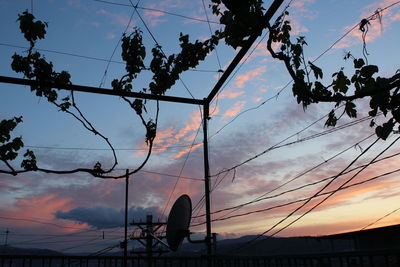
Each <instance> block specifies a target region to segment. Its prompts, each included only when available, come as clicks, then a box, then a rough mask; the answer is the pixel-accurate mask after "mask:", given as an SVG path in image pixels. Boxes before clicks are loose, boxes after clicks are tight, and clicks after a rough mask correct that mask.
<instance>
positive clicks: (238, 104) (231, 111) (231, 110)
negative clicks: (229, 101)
mask: <svg viewBox="0 0 400 267" xmlns="http://www.w3.org/2000/svg"><path fill="white" fill-rule="evenodd" d="M245 105H246V101H238V102H236V103H235V104H234V105H233V106H232V107H231V108H229V109H228V110H227V111H225V113H224V114H223V115H222V118H229V117H234V116H236V115H237V114H239V113H240V111H242V109H243V108H244V106H245Z"/></svg>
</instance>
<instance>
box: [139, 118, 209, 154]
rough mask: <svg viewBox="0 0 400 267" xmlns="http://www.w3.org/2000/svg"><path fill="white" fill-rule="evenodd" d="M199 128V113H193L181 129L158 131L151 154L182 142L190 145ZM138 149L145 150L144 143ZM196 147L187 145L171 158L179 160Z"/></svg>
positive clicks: (173, 128) (171, 127) (170, 127)
mask: <svg viewBox="0 0 400 267" xmlns="http://www.w3.org/2000/svg"><path fill="white" fill-rule="evenodd" d="M214 115H215V113H214ZM199 127H201V117H200V114H199V111H194V112H192V113H191V114H189V122H188V123H186V124H185V125H184V126H183V127H181V128H178V127H175V126H168V127H167V128H165V129H160V130H158V131H157V136H156V139H155V141H154V147H155V149H154V150H153V154H157V153H161V152H163V151H165V150H167V149H169V148H171V147H172V146H173V145H175V144H179V143H181V142H182V141H183V142H185V143H186V144H187V142H190V143H192V142H193V139H194V137H195V136H196V132H197V130H198V129H199ZM140 147H141V148H142V149H147V146H146V144H145V143H141V145H140ZM198 147H199V146H198V145H195V146H193V147H192V149H189V148H190V145H189V144H188V147H185V148H183V149H182V150H181V151H179V152H177V153H175V154H174V155H172V156H171V158H175V159H176V158H180V157H181V156H183V155H184V154H186V153H187V152H189V151H190V150H191V151H193V150H195V149H196V148H198ZM145 153H147V152H145V151H140V152H137V153H135V154H134V155H133V156H134V157H136V156H139V155H144V154H145Z"/></svg>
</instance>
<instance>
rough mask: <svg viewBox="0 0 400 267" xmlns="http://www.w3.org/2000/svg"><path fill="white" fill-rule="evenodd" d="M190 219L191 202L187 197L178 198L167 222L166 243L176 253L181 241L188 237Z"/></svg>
mask: <svg viewBox="0 0 400 267" xmlns="http://www.w3.org/2000/svg"><path fill="white" fill-rule="evenodd" d="M191 219H192V201H191V200H190V197H189V196H188V195H182V196H180V197H179V198H178V199H177V200H176V201H175V203H174V205H173V206H172V208H171V211H170V213H169V215H168V221H167V233H166V235H167V243H168V246H169V248H170V249H171V250H172V251H176V250H177V249H178V247H179V245H180V244H181V243H182V241H183V239H184V238H185V237H187V236H189V225H190V220H191Z"/></svg>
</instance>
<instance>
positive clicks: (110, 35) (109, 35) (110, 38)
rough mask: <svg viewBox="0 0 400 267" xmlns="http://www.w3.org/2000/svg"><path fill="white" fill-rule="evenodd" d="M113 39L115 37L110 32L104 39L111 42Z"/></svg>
mask: <svg viewBox="0 0 400 267" xmlns="http://www.w3.org/2000/svg"><path fill="white" fill-rule="evenodd" d="M115 37H116V35H115V34H114V33H112V32H109V33H107V36H106V38H107V39H109V40H112V39H114V38H115Z"/></svg>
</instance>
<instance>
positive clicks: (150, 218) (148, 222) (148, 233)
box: [146, 214, 153, 267]
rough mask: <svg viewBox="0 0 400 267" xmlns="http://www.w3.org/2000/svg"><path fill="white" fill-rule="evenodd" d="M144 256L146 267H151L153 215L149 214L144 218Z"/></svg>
mask: <svg viewBox="0 0 400 267" xmlns="http://www.w3.org/2000/svg"><path fill="white" fill-rule="evenodd" d="M146 256H147V267H151V266H152V259H153V215H151V214H148V215H147V217H146Z"/></svg>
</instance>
